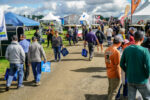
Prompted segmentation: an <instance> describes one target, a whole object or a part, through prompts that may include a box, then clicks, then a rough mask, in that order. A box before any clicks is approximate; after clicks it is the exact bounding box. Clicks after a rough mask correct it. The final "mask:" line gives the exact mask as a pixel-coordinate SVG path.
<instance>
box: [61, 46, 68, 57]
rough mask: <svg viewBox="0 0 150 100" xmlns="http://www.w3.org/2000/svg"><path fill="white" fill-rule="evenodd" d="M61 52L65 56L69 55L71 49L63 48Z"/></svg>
mask: <svg viewBox="0 0 150 100" xmlns="http://www.w3.org/2000/svg"><path fill="white" fill-rule="evenodd" d="M61 54H62V55H63V56H67V55H68V54H69V51H68V50H67V48H63V49H62V50H61Z"/></svg>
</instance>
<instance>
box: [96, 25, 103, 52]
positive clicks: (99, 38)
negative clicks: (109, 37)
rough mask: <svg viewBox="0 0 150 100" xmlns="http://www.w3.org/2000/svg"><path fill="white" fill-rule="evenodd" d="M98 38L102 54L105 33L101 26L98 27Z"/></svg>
mask: <svg viewBox="0 0 150 100" xmlns="http://www.w3.org/2000/svg"><path fill="white" fill-rule="evenodd" d="M96 37H97V39H98V41H99V43H100V47H101V52H103V40H104V39H105V35H104V33H103V32H102V31H101V29H100V26H99V27H98V30H97V32H96Z"/></svg>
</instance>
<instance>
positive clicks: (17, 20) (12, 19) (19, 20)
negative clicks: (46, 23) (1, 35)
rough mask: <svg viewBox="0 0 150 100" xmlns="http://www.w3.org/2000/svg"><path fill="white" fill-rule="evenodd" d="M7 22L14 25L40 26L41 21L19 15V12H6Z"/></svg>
mask: <svg viewBox="0 0 150 100" xmlns="http://www.w3.org/2000/svg"><path fill="white" fill-rule="evenodd" d="M5 20H6V24H12V25H13V26H39V25H40V23H39V22H36V21H34V20H31V19H29V18H26V17H23V16H19V15H17V14H14V13H11V12H7V13H5Z"/></svg>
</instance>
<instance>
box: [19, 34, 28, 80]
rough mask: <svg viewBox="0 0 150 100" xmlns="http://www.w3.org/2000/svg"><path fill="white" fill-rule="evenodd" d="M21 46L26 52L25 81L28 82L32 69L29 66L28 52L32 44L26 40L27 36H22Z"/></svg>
mask: <svg viewBox="0 0 150 100" xmlns="http://www.w3.org/2000/svg"><path fill="white" fill-rule="evenodd" d="M19 44H20V45H21V46H22V48H23V50H24V52H25V69H24V73H25V75H24V80H25V81H27V80H28V76H29V73H30V68H29V65H28V51H29V46H30V42H29V41H28V40H26V36H25V35H22V40H21V41H20V42H19Z"/></svg>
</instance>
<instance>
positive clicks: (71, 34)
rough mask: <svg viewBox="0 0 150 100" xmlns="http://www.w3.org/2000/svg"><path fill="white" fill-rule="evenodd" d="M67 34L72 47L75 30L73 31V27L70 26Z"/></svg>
mask: <svg viewBox="0 0 150 100" xmlns="http://www.w3.org/2000/svg"><path fill="white" fill-rule="evenodd" d="M67 34H68V41H69V45H70V46H71V40H73V30H72V29H71V26H69V29H68V32H67Z"/></svg>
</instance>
